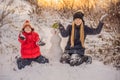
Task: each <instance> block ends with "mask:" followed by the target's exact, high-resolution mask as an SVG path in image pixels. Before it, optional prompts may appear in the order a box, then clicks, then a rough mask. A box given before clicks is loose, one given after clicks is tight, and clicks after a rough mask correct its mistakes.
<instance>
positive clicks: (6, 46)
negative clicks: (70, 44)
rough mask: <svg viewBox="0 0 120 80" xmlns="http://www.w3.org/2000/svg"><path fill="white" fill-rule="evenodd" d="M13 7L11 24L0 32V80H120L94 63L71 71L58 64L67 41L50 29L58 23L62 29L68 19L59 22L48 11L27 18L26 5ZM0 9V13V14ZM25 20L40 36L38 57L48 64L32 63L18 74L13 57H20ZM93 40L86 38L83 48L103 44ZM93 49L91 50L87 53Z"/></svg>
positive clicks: (17, 3) (116, 72)
mask: <svg viewBox="0 0 120 80" xmlns="http://www.w3.org/2000/svg"><path fill="white" fill-rule="evenodd" d="M13 4H14V5H12V6H11V8H12V9H14V10H15V13H14V14H11V15H9V16H8V18H9V19H10V20H11V21H12V23H11V24H6V25H4V26H3V27H2V28H0V31H1V33H2V34H1V35H2V39H0V40H1V42H2V43H1V44H0V46H1V47H0V48H2V49H0V50H1V51H0V80H120V71H119V70H116V69H115V68H113V67H112V66H111V65H108V66H106V65H104V64H103V63H102V62H99V61H97V60H93V63H92V64H82V65H80V66H74V67H71V66H70V65H68V64H61V63H60V62H59V58H58V57H60V55H62V52H63V50H64V47H65V45H66V42H67V39H68V38H62V37H61V36H60V35H59V32H58V33H57V34H54V31H53V30H52V28H50V26H51V25H52V24H53V23H54V22H55V21H58V20H59V21H60V22H61V23H62V24H63V25H64V26H65V28H66V26H67V24H69V23H70V22H71V21H72V18H70V19H65V18H61V17H60V16H59V15H58V14H57V13H54V14H53V13H49V12H48V11H44V12H43V13H42V14H41V15H42V16H37V15H35V14H33V15H32V16H33V17H31V16H29V15H28V13H29V12H28V11H30V10H31V6H30V4H28V3H27V2H25V1H24V0H14V3H13ZM1 6H2V5H0V9H1V10H2V7H1ZM8 18H6V20H7V19H8ZM26 19H28V20H30V21H31V24H32V26H33V27H34V28H35V30H36V31H37V32H38V33H39V34H40V38H41V39H42V40H43V41H45V42H46V45H45V46H42V47H41V52H42V55H44V56H45V57H47V58H48V59H50V63H49V64H38V63H36V62H32V64H31V65H30V66H26V67H25V68H24V69H22V70H18V68H17V65H16V56H20V52H19V50H20V44H19V42H18V41H17V36H18V34H19V31H20V29H21V26H22V25H23V22H24V20H26ZM106 34H107V33H106ZM97 37H98V35H96V36H94V37H93V36H88V38H87V39H89V41H86V42H88V43H91V44H89V45H87V44H85V45H86V47H87V48H88V47H90V46H91V45H96V46H101V45H102V44H106V43H104V41H102V40H101V39H98V38H97ZM103 37H106V36H103ZM60 41H61V44H60ZM101 43H102V44H101ZM54 44H57V45H54ZM100 44H101V45H100ZM93 48H94V47H93V46H92V47H91V48H89V49H93Z"/></svg>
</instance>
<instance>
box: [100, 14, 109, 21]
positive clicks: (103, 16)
mask: <svg viewBox="0 0 120 80" xmlns="http://www.w3.org/2000/svg"><path fill="white" fill-rule="evenodd" d="M107 16H108V14H107V13H106V14H104V15H102V16H101V18H100V21H101V22H104V20H105V18H106V17H107Z"/></svg>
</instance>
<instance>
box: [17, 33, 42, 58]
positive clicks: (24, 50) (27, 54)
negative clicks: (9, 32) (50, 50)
mask: <svg viewBox="0 0 120 80" xmlns="http://www.w3.org/2000/svg"><path fill="white" fill-rule="evenodd" d="M22 34H23V35H24V36H25V38H26V39H25V40H21V39H20V37H18V41H19V42H20V43H21V57H22V58H36V57H38V56H40V54H41V52H40V47H39V46H38V45H36V42H37V41H38V40H39V39H40V38H39V35H38V34H37V33H36V32H31V33H26V32H22ZM19 36H20V35H19Z"/></svg>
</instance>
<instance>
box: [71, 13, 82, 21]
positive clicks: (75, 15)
mask: <svg viewBox="0 0 120 80" xmlns="http://www.w3.org/2000/svg"><path fill="white" fill-rule="evenodd" d="M83 17H84V14H83V12H82V11H77V12H76V13H75V14H74V15H73V20H75V19H76V18H80V19H82V20H83Z"/></svg>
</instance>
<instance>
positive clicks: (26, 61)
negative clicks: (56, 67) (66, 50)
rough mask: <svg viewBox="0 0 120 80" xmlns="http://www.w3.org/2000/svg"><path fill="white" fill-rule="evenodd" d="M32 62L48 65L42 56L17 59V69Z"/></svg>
mask: <svg viewBox="0 0 120 80" xmlns="http://www.w3.org/2000/svg"><path fill="white" fill-rule="evenodd" d="M32 61H35V62H38V63H43V64H44V63H49V60H48V59H47V58H45V57H44V56H42V55H41V56H38V57H37V58H32V59H22V58H18V59H17V66H18V69H22V68H24V67H25V66H27V65H30V64H31V62H32Z"/></svg>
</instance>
